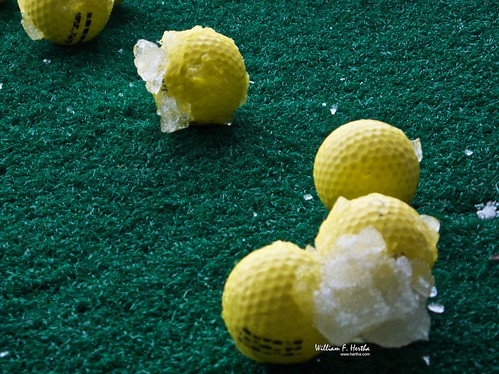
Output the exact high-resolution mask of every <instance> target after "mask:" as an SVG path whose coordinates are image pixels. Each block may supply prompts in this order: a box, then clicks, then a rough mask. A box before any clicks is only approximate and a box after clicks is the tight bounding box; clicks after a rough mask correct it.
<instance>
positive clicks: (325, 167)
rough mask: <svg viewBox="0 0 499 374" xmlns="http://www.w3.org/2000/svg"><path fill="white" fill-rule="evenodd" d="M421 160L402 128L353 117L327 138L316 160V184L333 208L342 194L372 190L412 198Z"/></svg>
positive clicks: (326, 201) (352, 194)
mask: <svg viewBox="0 0 499 374" xmlns="http://www.w3.org/2000/svg"><path fill="white" fill-rule="evenodd" d="M419 173H420V169H419V161H418V156H417V152H416V150H415V148H414V146H413V143H411V141H410V140H409V139H408V138H407V136H406V135H405V134H404V133H403V132H402V130H400V129H398V128H396V127H393V126H391V125H389V124H387V123H384V122H380V121H375V120H359V121H353V122H349V123H347V124H345V125H343V126H340V127H339V128H337V129H336V130H334V131H333V132H332V133H331V134H330V135H329V136H328V137H327V138H326V139H325V140H324V142H323V143H322V145H321V146H320V148H319V150H318V151H317V155H316V156H315V161H314V169H313V176H314V183H315V187H316V190H317V194H318V195H319V197H320V199H321V201H322V202H323V203H324V205H325V206H326V207H327V208H328V209H331V207H332V206H333V205H334V203H335V201H336V199H338V197H340V196H343V197H345V198H347V199H353V198H356V197H360V196H364V195H367V194H369V193H372V192H378V193H381V194H384V195H388V196H393V197H396V198H398V199H400V200H402V201H405V202H406V203H409V202H411V200H412V199H413V198H414V195H415V193H416V189H417V186H418V183H419Z"/></svg>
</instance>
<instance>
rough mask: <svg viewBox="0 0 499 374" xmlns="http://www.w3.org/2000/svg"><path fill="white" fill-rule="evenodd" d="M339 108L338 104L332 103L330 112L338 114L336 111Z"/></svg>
mask: <svg viewBox="0 0 499 374" xmlns="http://www.w3.org/2000/svg"><path fill="white" fill-rule="evenodd" d="M337 110H338V104H337V103H336V104H333V105H331V108H330V109H329V112H330V113H331V115H333V116H334V115H335V114H336V111H337Z"/></svg>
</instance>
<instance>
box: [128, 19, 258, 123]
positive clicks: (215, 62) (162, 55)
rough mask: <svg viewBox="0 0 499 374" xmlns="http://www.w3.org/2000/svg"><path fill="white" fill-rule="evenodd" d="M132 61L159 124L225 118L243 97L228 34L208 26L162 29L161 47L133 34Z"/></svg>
mask: <svg viewBox="0 0 499 374" xmlns="http://www.w3.org/2000/svg"><path fill="white" fill-rule="evenodd" d="M134 55H135V65H136V67H137V71H138V73H139V75H140V76H141V77H142V79H144V80H145V81H146V87H147V89H148V91H149V92H151V93H152V94H153V96H154V99H155V102H156V106H157V113H158V114H159V115H160V116H161V130H162V131H163V132H173V131H176V130H180V129H183V128H185V127H187V126H188V125H189V124H198V125H206V124H231V123H232V122H233V113H234V111H235V110H236V109H237V108H238V107H239V106H241V105H242V104H244V103H245V102H246V97H247V92H248V85H249V77H248V73H247V72H246V67H245V64H244V60H243V57H242V56H241V53H240V52H239V49H238V48H237V46H236V45H235V44H234V41H233V40H232V39H231V38H228V37H226V36H224V35H222V34H220V33H218V32H216V31H215V30H213V29H211V28H209V27H201V26H195V27H194V28H192V29H190V30H185V31H166V32H165V33H164V34H163V38H162V39H161V47H158V46H157V45H155V44H154V43H151V42H149V41H147V40H139V41H138V42H137V44H136V45H135V47H134Z"/></svg>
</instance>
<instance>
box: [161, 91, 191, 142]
mask: <svg viewBox="0 0 499 374" xmlns="http://www.w3.org/2000/svg"><path fill="white" fill-rule="evenodd" d="M156 104H157V106H158V111H157V113H158V114H159V115H160V116H161V131H162V132H166V133H170V132H174V131H177V130H181V129H184V128H186V127H187V126H189V116H188V115H187V114H185V113H183V112H182V111H181V110H180V109H179V107H178V105H177V101H176V100H175V98H173V97H170V96H168V95H166V94H165V93H163V92H160V93H159V94H158V95H157V97H156Z"/></svg>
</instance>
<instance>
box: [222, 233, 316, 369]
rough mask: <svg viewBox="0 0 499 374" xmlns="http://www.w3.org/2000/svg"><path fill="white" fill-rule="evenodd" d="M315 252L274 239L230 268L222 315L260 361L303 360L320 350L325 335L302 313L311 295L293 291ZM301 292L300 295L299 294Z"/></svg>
mask: <svg viewBox="0 0 499 374" xmlns="http://www.w3.org/2000/svg"><path fill="white" fill-rule="evenodd" d="M315 261H316V259H315V257H314V256H313V255H312V254H311V253H309V252H306V251H304V250H302V249H300V248H299V247H298V246H297V245H295V244H293V243H289V242H282V241H277V242H274V243H272V244H271V245H268V246H266V247H263V248H261V249H259V250H256V251H254V252H252V253H250V254H249V255H247V256H246V257H245V258H243V259H242V260H241V261H240V262H239V263H238V264H237V265H236V266H235V268H234V269H233V270H232V272H231V273H230V275H229V277H228V279H227V282H226V284H225V287H224V292H223V296H222V307H223V312H222V317H223V319H224V321H225V325H226V326H227V329H228V331H229V333H230V335H231V336H232V338H233V339H234V341H235V343H236V346H237V348H238V349H239V351H240V352H241V353H243V354H244V355H246V356H248V357H250V358H252V359H254V360H255V361H259V362H267V363H280V364H286V363H297V362H304V361H307V360H309V359H311V358H312V357H314V356H316V355H317V354H319V353H320V352H319V351H318V350H316V347H315V345H316V344H323V343H325V339H324V337H323V336H322V335H321V334H320V333H319V332H318V331H317V330H316V329H315V328H314V327H312V320H311V318H312V316H311V315H308V314H307V313H304V312H303V310H306V308H308V306H305V305H300V304H302V303H307V302H309V301H310V299H309V298H310V297H311V296H310V295H306V294H305V295H304V297H303V298H300V293H297V292H293V290H294V289H295V288H296V286H297V285H296V282H299V281H300V279H299V277H298V276H297V275H298V273H299V272H302V270H303V271H305V269H304V267H305V268H306V267H308V266H310V267H311V268H314V269H315V268H316V267H315ZM298 298H300V299H298Z"/></svg>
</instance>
